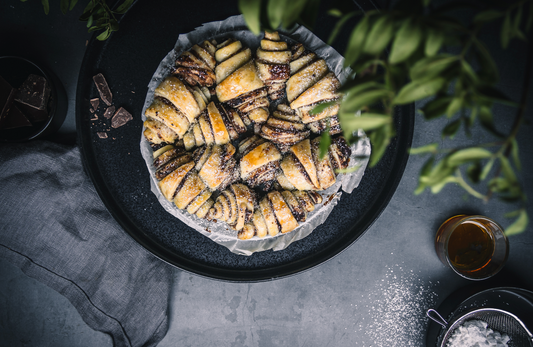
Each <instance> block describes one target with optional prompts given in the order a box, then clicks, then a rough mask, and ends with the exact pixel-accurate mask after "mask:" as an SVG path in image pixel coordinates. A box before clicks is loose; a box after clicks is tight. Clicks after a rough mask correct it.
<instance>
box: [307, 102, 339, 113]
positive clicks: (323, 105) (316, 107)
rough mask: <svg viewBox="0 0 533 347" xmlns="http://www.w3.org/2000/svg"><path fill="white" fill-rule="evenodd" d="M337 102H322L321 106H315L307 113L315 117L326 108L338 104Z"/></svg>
mask: <svg viewBox="0 0 533 347" xmlns="http://www.w3.org/2000/svg"><path fill="white" fill-rule="evenodd" d="M338 103H339V101H338V100H333V101H328V102H323V103H321V104H318V105H316V106H315V107H314V108H313V109H312V110H311V111H309V114H311V115H315V114H319V113H320V112H322V111H324V110H325V109H326V108H328V107H330V106H333V105H336V104H338Z"/></svg>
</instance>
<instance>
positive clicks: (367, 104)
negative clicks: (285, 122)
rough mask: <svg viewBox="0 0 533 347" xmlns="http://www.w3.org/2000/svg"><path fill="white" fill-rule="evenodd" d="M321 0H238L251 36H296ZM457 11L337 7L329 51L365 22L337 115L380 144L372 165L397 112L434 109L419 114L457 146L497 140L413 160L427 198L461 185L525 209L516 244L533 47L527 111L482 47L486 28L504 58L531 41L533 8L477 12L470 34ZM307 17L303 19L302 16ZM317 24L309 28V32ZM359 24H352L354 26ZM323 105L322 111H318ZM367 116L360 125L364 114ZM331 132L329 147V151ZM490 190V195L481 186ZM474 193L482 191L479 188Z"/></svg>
mask: <svg viewBox="0 0 533 347" xmlns="http://www.w3.org/2000/svg"><path fill="white" fill-rule="evenodd" d="M318 5H319V4H318V3H317V1H314V0H295V1H284V0H264V1H263V2H261V1H253V0H240V1H239V6H240V9H241V11H242V13H243V15H244V18H245V20H246V23H247V24H248V26H249V27H250V29H251V30H252V31H253V32H255V33H256V34H258V33H259V32H260V29H262V28H263V29H267V30H274V29H278V28H280V27H282V28H286V29H288V28H290V27H291V26H292V25H294V23H295V22H297V21H298V19H299V18H302V17H305V14H307V15H308V14H309V13H317V12H318ZM454 5H455V4H453V3H452V4H448V5H443V6H440V7H434V6H432V4H431V3H430V1H429V0H422V1H420V0H412V1H409V0H403V1H398V2H397V4H396V5H395V6H394V7H393V8H391V9H387V10H384V11H377V10H374V11H369V12H366V13H364V14H361V13H357V12H354V11H350V10H346V9H343V8H332V9H330V10H329V12H328V13H329V14H330V15H332V16H335V17H337V18H338V21H337V24H336V25H335V27H334V28H333V30H332V32H331V34H330V37H329V40H328V43H329V44H332V43H333V42H334V41H335V40H336V38H337V36H338V33H339V32H340V31H341V29H342V28H343V26H346V25H347V24H348V23H351V22H350V20H351V19H352V18H354V17H356V16H360V17H361V16H362V18H360V19H359V21H358V22H357V23H356V24H355V25H354V26H353V28H352V29H351V34H350V36H349V40H348V44H347V48H346V51H345V52H344V57H345V67H350V68H351V69H352V70H353V71H355V72H356V74H355V76H353V78H351V79H349V80H347V81H346V82H345V83H344V84H343V86H342V87H341V89H340V91H341V92H343V93H344V98H343V99H342V100H339V101H333V103H334V102H338V103H340V111H339V114H338V117H339V121H340V123H341V127H342V129H343V132H344V136H345V137H346V139H347V140H348V141H356V140H357V138H356V137H355V136H353V134H356V133H357V130H358V129H363V130H364V131H365V133H366V134H367V136H368V137H369V138H370V141H371V143H372V154H371V157H370V165H371V166H374V165H376V164H377V163H378V162H379V160H380V159H381V157H382V156H383V154H384V153H385V151H386V149H387V146H388V145H389V143H390V140H391V139H392V138H393V137H394V136H395V129H394V125H393V124H394V123H393V117H394V109H395V107H396V106H400V105H405V104H409V103H413V102H415V101H421V100H424V101H427V102H426V103H425V104H424V106H423V107H422V108H421V109H420V110H419V113H420V114H422V115H423V117H424V118H425V119H426V120H433V119H437V118H441V117H444V116H445V117H447V118H448V119H449V122H448V124H447V125H446V126H445V127H444V128H443V129H442V137H443V138H449V139H453V138H454V137H455V135H456V134H457V133H458V131H459V130H460V129H461V128H463V129H464V131H465V132H466V134H467V135H470V134H471V130H472V128H473V127H474V126H476V125H480V126H481V127H483V128H484V129H485V130H486V131H488V132H489V133H490V134H491V135H492V136H494V137H495V138H496V139H497V141H495V142H492V143H484V144H476V145H474V146H469V147H463V148H439V147H438V145H437V144H436V143H435V144H429V145H426V146H422V147H420V148H414V149H411V151H410V153H411V154H422V155H428V154H429V158H428V159H427V161H426V163H425V164H424V165H423V167H422V169H421V171H420V176H419V186H418V188H417V189H416V191H415V193H416V194H420V193H422V192H423V191H425V190H426V189H429V190H430V191H431V192H432V193H434V194H437V193H439V192H440V191H442V189H443V188H444V187H445V186H446V185H448V184H450V183H454V184H457V185H458V186H460V187H462V188H463V189H464V190H465V191H466V192H467V193H468V194H470V195H471V196H473V197H475V198H478V199H480V200H482V201H488V200H489V199H491V198H492V197H494V196H497V197H498V198H500V199H502V200H504V201H508V202H518V203H519V204H520V205H521V207H520V208H519V209H518V210H517V211H514V212H511V213H509V214H507V215H508V216H510V217H516V220H515V221H514V222H513V223H512V224H511V225H510V226H509V227H508V228H507V230H506V233H507V234H508V235H511V234H515V233H519V232H522V231H524V230H525V228H526V227H527V224H528V215H527V212H526V206H525V205H526V196H525V194H524V193H523V189H522V186H521V183H520V181H519V179H518V176H517V174H516V172H517V171H520V169H521V163H520V159H519V146H518V143H517V141H516V135H517V133H518V131H519V129H520V126H521V125H522V123H523V122H524V118H525V108H526V103H527V93H528V90H529V80H530V77H531V68H532V64H533V52H532V50H533V45H531V43H527V44H528V56H527V58H526V63H527V67H526V71H525V75H524V76H525V77H524V85H523V88H522V98H521V101H520V103H519V104H516V103H515V102H513V101H512V100H510V99H509V98H508V97H507V96H506V95H505V94H504V93H502V92H501V91H499V90H498V89H496V88H495V85H496V83H497V81H498V78H499V74H498V68H497V66H496V63H495V62H494V60H493V58H492V56H491V54H490V53H489V51H488V49H487V48H486V46H485V45H484V43H483V42H482V41H481V40H480V39H479V35H480V32H481V31H482V29H483V28H484V27H485V26H487V25H491V26H492V25H494V23H499V24H500V25H501V31H500V41H501V46H502V48H503V49H505V48H507V47H508V45H509V43H510V42H511V40H513V39H515V38H516V39H519V40H523V41H527V40H526V37H527V36H526V34H525V33H528V34H530V35H529V37H532V35H531V29H532V25H533V1H532V0H521V1H515V2H511V3H506V4H505V5H502V7H499V8H486V9H483V10H478V13H477V15H475V16H474V17H473V19H472V21H471V23H469V24H468V25H464V24H462V23H461V22H459V21H457V20H455V19H454V18H453V17H450V16H449V15H448V14H447V13H448V12H449V11H450V10H451V9H453V6H454ZM304 9H305V11H306V12H305V13H304ZM313 21H314V20H313V18H311V19H309V18H306V20H305V21H303V22H302V24H304V25H306V26H309V23H313ZM352 22H353V21H352ZM496 103H500V104H504V105H510V106H513V107H516V110H517V112H516V116H515V119H514V124H513V126H512V129H511V130H510V131H509V133H502V132H501V130H500V129H498V127H497V126H496V124H497V123H495V121H494V119H493V118H494V117H493V113H492V107H493V105H494V104H496ZM330 105H331V103H329V104H328V105H326V106H323V105H319V106H318V107H317V108H316V109H315V110H314V111H315V112H319V111H320V110H321V109H322V108H323V107H327V106H330ZM358 111H361V115H360V116H356V113H358ZM328 140H329V134H328V133H327V131H326V132H324V134H323V135H322V139H321V143H324V144H326V143H328ZM480 183H483V184H485V185H486V188H485V190H486V192H482V191H481V190H482V189H480V188H479V187H478V186H479V185H480ZM475 187H476V188H475Z"/></svg>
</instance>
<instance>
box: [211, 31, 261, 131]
mask: <svg viewBox="0 0 533 347" xmlns="http://www.w3.org/2000/svg"><path fill="white" fill-rule="evenodd" d="M215 58H216V60H217V63H218V65H217V66H216V68H215V74H216V76H217V86H216V89H215V90H216V95H217V97H218V100H219V101H220V102H224V103H227V104H228V105H229V106H231V107H233V108H236V109H238V110H239V112H242V113H244V114H246V115H247V116H248V118H249V119H250V120H251V121H252V122H254V123H258V124H261V123H264V122H265V121H266V119H267V118H268V106H269V104H270V103H269V101H268V98H267V97H266V96H267V89H266V87H265V85H264V83H263V81H262V80H261V78H260V77H259V74H258V72H257V68H256V66H255V64H254V61H253V59H252V52H251V50H250V49H249V48H244V47H243V46H242V43H241V42H240V41H234V40H231V39H230V40H226V41H225V42H223V43H222V44H220V45H219V46H217V51H216V52H215Z"/></svg>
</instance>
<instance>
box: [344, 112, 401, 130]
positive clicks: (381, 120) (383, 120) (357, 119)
mask: <svg viewBox="0 0 533 347" xmlns="http://www.w3.org/2000/svg"><path fill="white" fill-rule="evenodd" d="M339 121H340V123H341V127H342V128H343V129H352V130H354V131H356V130H359V129H363V130H365V131H368V130H373V129H377V128H380V127H382V126H384V125H386V124H389V123H392V118H391V117H390V116H387V115H383V114H378V113H363V114H362V115H361V116H355V115H354V114H349V113H342V112H341V113H340V117H339Z"/></svg>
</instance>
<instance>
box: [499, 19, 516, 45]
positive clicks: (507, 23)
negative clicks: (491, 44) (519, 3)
mask: <svg viewBox="0 0 533 347" xmlns="http://www.w3.org/2000/svg"><path fill="white" fill-rule="evenodd" d="M501 30H502V31H501V34H500V40H501V44H502V47H503V48H504V49H505V48H507V46H508V45H509V40H510V39H511V36H512V34H513V33H512V30H513V28H512V26H511V12H507V13H506V14H505V19H504V20H503V25H502V29H501Z"/></svg>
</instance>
